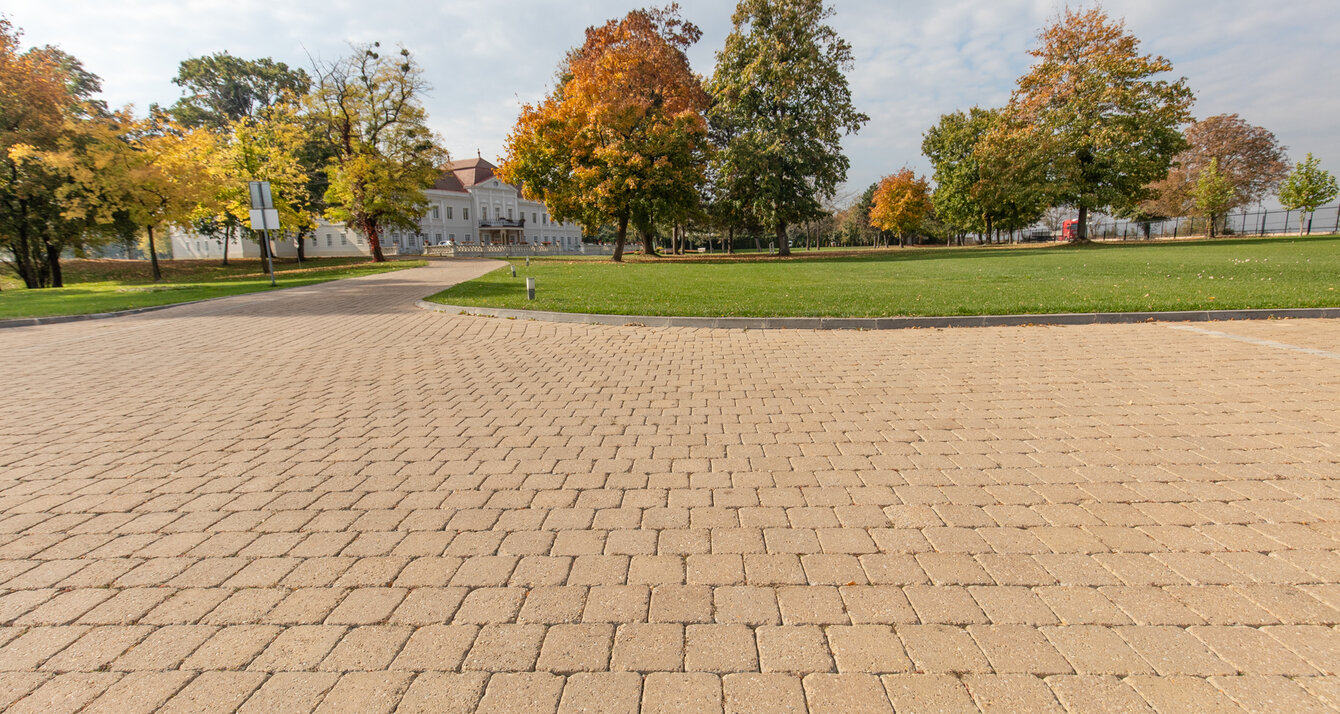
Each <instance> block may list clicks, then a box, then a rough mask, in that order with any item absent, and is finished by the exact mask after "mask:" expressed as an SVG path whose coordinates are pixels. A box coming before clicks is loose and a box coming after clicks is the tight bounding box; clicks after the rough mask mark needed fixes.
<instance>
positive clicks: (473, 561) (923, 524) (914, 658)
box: [0, 262, 1340, 712]
mask: <svg viewBox="0 0 1340 714" xmlns="http://www.w3.org/2000/svg"><path fill="white" fill-rule="evenodd" d="M488 267H489V265H488V264H486V263H448V262H440V263H434V264H433V265H431V266H430V267H428V268H423V269H417V270H411V271H406V272H399V273H395V274H390V275H381V276H371V277H368V278H360V279H356V280H348V281H342V282H337V283H330V284H327V285H322V286H313V287H307V288H302V289H298V290H292V291H284V292H277V293H273V294H268V295H254V296H246V297H239V298H234V299H229V300H225V301H217V302H211V303H204V304H199V305H193V306H185V307H181V308H174V309H171V310H165V311H161V312H154V313H148V314H144V315H139V316H134V317H129V318H121V319H113V320H100V321H92V322H86V323H72V324H62V325H52V326H45V327H32V328H21V329H11V330H4V331H0V359H2V360H3V362H2V363H3V365H4V370H5V371H4V378H3V379H4V386H5V392H6V397H7V401H6V408H5V409H4V410H0V625H2V626H0V708H6V707H8V708H9V709H10V710H11V711H15V712H21V711H43V712H52V711H75V710H79V709H80V708H87V710H88V711H116V712H127V711H150V710H154V709H158V708H162V709H164V710H167V711H232V710H238V709H240V710H243V711H248V712H251V711H257V712H260V711H264V712H271V711H312V710H320V711H341V710H343V711H355V710H356V711H392V710H395V709H397V708H399V709H401V710H403V711H433V712H446V711H471V710H473V709H475V708H476V707H477V708H478V709H479V710H480V711H509V712H510V711H542V712H548V711H563V712H579V711H635V710H637V709H639V708H640V709H643V710H646V711H674V712H690V711H708V712H711V711H722V710H723V709H725V710H729V711H739V712H750V711H770V712H771V711H797V712H799V711H806V710H808V711H811V712H827V711H836V712H854V711H872V712H887V711H891V710H893V709H897V710H898V711H958V710H976V709H981V710H986V711H1023V710H1028V711H1075V712H1088V711H1114V710H1121V711H1151V710H1153V711H1212V710H1213V711H1219V710H1224V711H1237V710H1246V711H1263V712H1275V711H1324V710H1328V709H1334V708H1335V707H1337V706H1340V481H1337V477H1340V359H1335V358H1333V357H1329V356H1327V353H1336V354H1340V322H1334V321H1332V322H1327V321H1290V322H1258V323H1251V324H1245V323H1244V324H1235V323H1215V324H1210V325H1202V327H1204V328H1205V329H1208V330H1211V331H1213V332H1217V333H1227V334H1232V335H1238V336H1242V337H1249V338H1251V339H1252V340H1253V341H1241V340H1235V339H1226V338H1224V337H1222V336H1221V335H1216V334H1209V333H1206V332H1196V331H1188V330H1178V329H1171V328H1170V327H1169V326H1166V325H1159V324H1147V325H1125V326H1087V327H1067V328H1058V327H1052V328H1040V327H1033V328H991V329H957V330H909V331H897V332H805V331H740V330H731V331H708V330H692V329H648V328H642V327H635V326H629V327H597V326H576V325H555V324H546V323H539V322H526V321H510V320H498V319H485V318H468V317H461V316H452V315H446V314H441V313H429V312H423V311H419V310H417V309H415V308H414V307H413V301H414V299H416V298H419V297H421V296H423V295H426V294H429V293H431V292H434V291H435V290H437V289H439V288H440V286H442V285H444V284H447V283H450V282H454V281H457V280H460V279H464V278H467V277H469V276H472V275H475V274H478V273H480V272H482V271H483V270H486V269H487V268H488ZM1279 344H1282V345H1292V346H1294V347H1301V348H1305V349H1306V350H1310V351H1299V350H1290V349H1285V348H1281V347H1278V346H1277V345H1279Z"/></svg>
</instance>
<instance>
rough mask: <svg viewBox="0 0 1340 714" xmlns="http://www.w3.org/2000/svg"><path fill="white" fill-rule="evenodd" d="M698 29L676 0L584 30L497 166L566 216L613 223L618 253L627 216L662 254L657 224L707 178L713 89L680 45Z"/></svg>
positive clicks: (525, 113) (617, 255)
mask: <svg viewBox="0 0 1340 714" xmlns="http://www.w3.org/2000/svg"><path fill="white" fill-rule="evenodd" d="M701 34H702V33H701V31H699V29H698V28H697V27H696V26H695V25H693V24H692V23H689V22H686V21H684V20H683V19H681V18H680V17H679V7H678V5H673V4H672V5H670V6H668V7H665V8H656V9H643V10H634V11H632V12H630V13H628V14H627V15H626V16H625V17H623V18H622V19H619V20H610V21H609V22H607V23H605V24H604V25H602V26H599V27H591V28H588V29H587V30H586V42H585V43H584V44H583V45H582V46H581V47H579V48H577V49H575V50H573V51H572V52H571V53H570V54H569V55H568V57H567V58H566V59H565V60H564V62H563V64H562V65H561V66H560V67H559V71H558V76H559V81H558V85H557V87H555V89H554V91H553V93H551V94H550V95H549V96H548V97H547V98H546V99H545V100H544V101H542V102H540V103H538V104H533V105H532V104H528V105H526V106H525V107H523V108H522V110H521V116H520V118H519V119H517V123H516V126H515V128H513V129H512V133H511V134H510V135H509V136H508V138H507V152H506V157H505V158H504V159H503V162H502V166H501V167H499V174H500V175H501V176H502V177H503V178H504V180H506V181H508V182H510V183H514V184H519V185H521V186H523V190H524V191H525V193H526V195H527V196H528V197H531V198H533V199H536V200H541V201H543V202H544V204H545V205H546V206H547V207H548V208H549V211H550V212H551V213H552V214H553V216H554V218H555V219H557V220H559V221H568V220H575V221H577V222H580V223H582V224H583V226H585V227H586V228H587V229H588V230H589V231H591V232H594V231H595V230H596V229H597V228H598V227H599V226H600V225H603V224H608V223H614V224H615V226H616V234H615V243H614V261H615V262H618V261H621V260H622V259H623V248H624V243H625V241H626V239H627V236H628V226H629V225H630V224H631V225H632V226H633V227H634V228H636V229H637V230H638V232H639V233H640V234H641V236H642V243H643V245H642V250H643V253H644V254H647V255H652V254H654V253H655V247H654V245H653V229H654V228H653V227H654V222H655V221H656V220H657V219H658V218H662V219H664V218H672V219H673V218H678V217H682V216H684V215H686V213H687V212H688V211H689V210H690V209H691V208H692V207H693V206H694V205H695V204H696V203H697V201H698V195H699V194H698V189H699V187H701V186H702V184H703V182H704V180H705V179H704V163H705V152H706V149H707V122H706V119H705V118H704V116H703V112H704V111H705V110H706V109H707V94H706V92H704V91H703V88H702V83H701V82H700V81H699V79H698V77H697V75H695V74H694V73H693V71H692V70H691V69H690V68H689V61H688V57H686V56H685V54H684V51H685V50H686V49H687V48H688V47H689V46H691V45H692V44H693V43H695V42H697V41H698V38H699V37H700V36H701Z"/></svg>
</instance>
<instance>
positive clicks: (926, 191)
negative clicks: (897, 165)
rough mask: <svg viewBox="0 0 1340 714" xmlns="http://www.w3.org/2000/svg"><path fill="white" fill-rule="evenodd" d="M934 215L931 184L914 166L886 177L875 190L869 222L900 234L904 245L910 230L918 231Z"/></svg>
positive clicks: (900, 241) (900, 240) (901, 242)
mask: <svg viewBox="0 0 1340 714" xmlns="http://www.w3.org/2000/svg"><path fill="white" fill-rule="evenodd" d="M930 215H931V196H930V186H929V185H928V184H927V182H926V178H925V177H924V176H923V177H918V176H917V175H916V174H914V173H912V169H906V168H905V169H903V170H902V171H899V172H898V173H896V174H893V175H891V176H885V177H884V178H883V179H881V180H880V182H879V188H877V189H876V190H875V196H874V207H873V208H872V209H871V210H870V225H872V226H875V227H876V228H879V229H880V230H884V231H889V232H890V233H893V234H895V235H897V236H898V244H899V245H903V244H904V243H905V240H906V236H907V234H908V233H911V232H912V231H915V230H917V229H918V228H920V227H921V225H922V223H924V222H925V220H926V219H927V218H928V217H929V216H930Z"/></svg>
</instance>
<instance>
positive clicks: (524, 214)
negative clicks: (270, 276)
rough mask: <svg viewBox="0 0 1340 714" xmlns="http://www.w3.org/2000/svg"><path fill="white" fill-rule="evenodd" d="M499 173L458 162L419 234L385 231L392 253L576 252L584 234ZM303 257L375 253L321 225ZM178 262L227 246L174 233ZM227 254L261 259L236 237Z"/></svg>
mask: <svg viewBox="0 0 1340 714" xmlns="http://www.w3.org/2000/svg"><path fill="white" fill-rule="evenodd" d="M494 168H495V167H494V166H493V165H492V164H490V163H489V162H487V161H484V160H483V159H471V160H468V161H457V162H453V163H452V165H451V166H450V167H449V168H448V169H447V170H446V171H444V172H443V175H442V177H441V178H440V179H439V180H438V181H437V183H436V184H435V185H434V186H433V188H430V189H428V190H426V191H424V195H425V197H426V198H427V199H428V209H427V211H426V212H425V213H424V215H423V217H422V218H420V219H419V226H418V228H417V230H414V231H406V230H402V229H399V228H387V229H385V230H384V232H383V233H382V235H381V244H382V250H383V251H384V252H388V253H397V252H398V253H400V254H407V253H409V254H417V253H422V252H423V249H424V247H425V246H427V245H445V244H448V243H450V244H454V245H533V246H556V247H559V248H560V249H562V250H565V251H568V250H570V251H572V252H577V251H578V250H580V249H581V245H582V231H581V228H580V227H579V226H577V225H576V224H573V223H557V222H555V221H553V220H552V219H550V217H549V211H548V209H546V208H545V206H544V204H543V203H539V202H537V201H531V200H528V199H526V198H524V197H523V196H521V192H520V191H518V190H517V189H516V187H515V186H512V185H511V184H507V183H503V182H502V180H500V179H498V178H496V177H494V175H493V169H494ZM275 242H276V245H275V255H278V256H292V255H295V254H296V253H297V247H296V244H295V242H294V239H293V238H292V237H288V238H286V239H284V240H276V241H275ZM303 252H304V255H307V256H309V257H313V258H319V257H337V256H358V255H371V253H372V249H371V246H370V245H369V244H368V241H367V238H366V237H365V236H363V235H362V234H361V233H359V232H358V231H355V230H353V229H350V228H348V227H346V226H344V225H343V224H337V223H327V222H325V221H320V222H319V223H318V225H317V228H316V231H315V232H314V233H313V234H312V235H309V236H307V237H306V238H304V244H303ZM172 255H173V257H174V258H187V259H189V258H221V257H223V240H222V239H215V238H208V237H203V236H198V235H194V234H191V233H185V232H180V231H177V232H174V233H173V235H172ZM228 255H229V256H238V257H246V258H255V257H259V256H260V255H261V252H260V245H259V244H258V243H256V242H255V241H252V240H249V239H246V238H241V237H238V236H234V237H233V241H232V243H231V244H230V245H229V246H228Z"/></svg>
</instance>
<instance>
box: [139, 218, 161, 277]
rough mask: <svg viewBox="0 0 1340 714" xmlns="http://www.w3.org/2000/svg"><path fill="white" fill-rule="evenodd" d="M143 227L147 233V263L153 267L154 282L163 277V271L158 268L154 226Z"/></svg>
mask: <svg viewBox="0 0 1340 714" xmlns="http://www.w3.org/2000/svg"><path fill="white" fill-rule="evenodd" d="M144 229H145V230H146V231H147V232H148V233H149V265H150V266H151V267H152V268H153V276H154V282H155V283H156V282H158V281H160V280H162V279H163V271H162V270H160V269H159V268H158V248H157V246H155V245H154V227H153V226H145V227H144Z"/></svg>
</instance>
